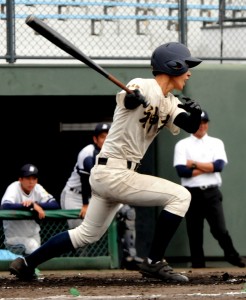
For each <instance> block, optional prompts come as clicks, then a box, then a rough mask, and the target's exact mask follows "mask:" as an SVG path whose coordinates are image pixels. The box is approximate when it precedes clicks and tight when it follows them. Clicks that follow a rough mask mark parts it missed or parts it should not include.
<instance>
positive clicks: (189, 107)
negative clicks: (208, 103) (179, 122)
mask: <svg viewBox="0 0 246 300" xmlns="http://www.w3.org/2000/svg"><path fill="white" fill-rule="evenodd" d="M182 99H183V100H185V103H183V104H178V107H180V108H183V109H184V110H186V111H187V112H189V113H191V114H197V115H201V114H202V109H201V106H200V104H198V103H197V102H196V101H194V100H192V99H190V98H189V97H182Z"/></svg>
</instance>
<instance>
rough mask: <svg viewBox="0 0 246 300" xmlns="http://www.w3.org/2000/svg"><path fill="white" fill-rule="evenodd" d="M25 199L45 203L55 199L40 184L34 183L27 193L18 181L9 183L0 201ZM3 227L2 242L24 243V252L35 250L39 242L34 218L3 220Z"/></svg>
mask: <svg viewBox="0 0 246 300" xmlns="http://www.w3.org/2000/svg"><path fill="white" fill-rule="evenodd" d="M25 200H32V201H33V202H37V203H38V204H39V203H46V202H48V201H55V199H54V198H53V196H52V195H51V194H49V193H48V192H47V191H46V190H45V189H44V188H43V187H42V186H41V185H40V184H38V183H37V184H36V185H35V187H34V189H33V190H32V191H31V192H30V194H29V195H27V194H26V193H25V192H24V191H23V190H22V188H21V185H20V182H19V181H15V182H13V183H11V184H10V185H9V186H8V187H7V189H6V191H5V193H4V195H3V197H2V201H1V205H4V204H7V203H8V204H15V203H18V204H21V203H22V202H23V201H25ZM3 229H4V235H5V241H4V243H5V244H6V245H24V247H25V253H26V254H29V253H32V252H33V251H34V250H36V249H37V248H38V247H39V246H40V244H41V240H40V235H39V232H40V226H39V224H38V223H37V222H35V220H14V221H12V220H3Z"/></svg>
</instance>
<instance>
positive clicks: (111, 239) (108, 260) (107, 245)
mask: <svg viewBox="0 0 246 300" xmlns="http://www.w3.org/2000/svg"><path fill="white" fill-rule="evenodd" d="M45 214H46V217H45V219H43V220H41V221H40V227H41V231H40V236H41V244H43V243H44V242H46V241H47V240H48V239H49V238H50V237H52V236H54V235H55V234H57V233H60V232H62V231H65V230H68V225H67V219H71V218H73V219H75V218H77V216H78V214H79V210H62V209H60V210H46V211H45ZM31 218H33V215H32V213H31V212H28V211H15V210H0V249H6V248H5V245H4V231H3V224H2V220H12V221H13V220H20V219H31ZM115 222H116V221H113V223H112V224H111V226H110V227H109V229H108V231H107V232H106V233H105V234H104V236H103V237H102V238H101V239H100V240H99V241H98V242H96V243H94V244H91V245H87V246H86V247H83V248H78V249H76V250H74V251H70V252H67V253H64V254H62V255H60V258H61V259H63V258H77V259H78V260H80V261H81V260H83V259H87V258H91V261H92V262H93V259H94V260H95V263H96V264H97V266H96V267H97V268H99V269H100V268H102V269H103V268H105V266H106V267H107V268H118V267H119V260H118V259H119V258H118V242H117V229H116V223H115ZM15 254H18V253H15ZM98 259H99V260H98ZM63 261H64V260H63ZM1 263H3V261H1V257H0V264H1ZM84 267H85V268H86V267H88V263H86V261H85V263H84ZM93 267H94V268H95V266H94V264H93ZM4 268H6V267H5V266H4ZM0 269H1V267H0Z"/></svg>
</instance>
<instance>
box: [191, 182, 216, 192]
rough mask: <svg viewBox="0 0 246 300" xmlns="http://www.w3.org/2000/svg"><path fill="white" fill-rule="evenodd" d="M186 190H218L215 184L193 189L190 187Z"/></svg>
mask: <svg viewBox="0 0 246 300" xmlns="http://www.w3.org/2000/svg"><path fill="white" fill-rule="evenodd" d="M186 188H188V189H200V190H203V191H204V190H208V189H214V188H218V185H217V184H210V185H202V186H194V187H190V186H187V187H186Z"/></svg>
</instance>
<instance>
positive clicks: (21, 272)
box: [9, 257, 37, 281]
mask: <svg viewBox="0 0 246 300" xmlns="http://www.w3.org/2000/svg"><path fill="white" fill-rule="evenodd" d="M9 271H10V274H12V275H15V276H16V277H17V278H19V279H21V280H25V281H31V280H33V279H37V275H36V274H35V269H31V268H29V267H28V266H27V265H26V263H25V260H24V259H23V258H21V257H18V258H16V259H15V260H13V261H12V262H11V264H10V266H9Z"/></svg>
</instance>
